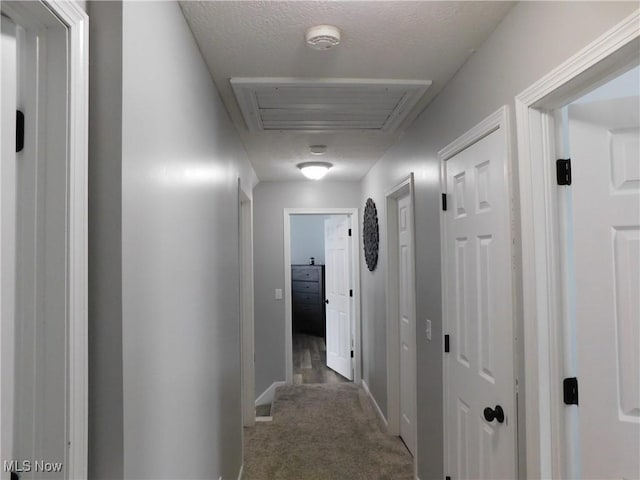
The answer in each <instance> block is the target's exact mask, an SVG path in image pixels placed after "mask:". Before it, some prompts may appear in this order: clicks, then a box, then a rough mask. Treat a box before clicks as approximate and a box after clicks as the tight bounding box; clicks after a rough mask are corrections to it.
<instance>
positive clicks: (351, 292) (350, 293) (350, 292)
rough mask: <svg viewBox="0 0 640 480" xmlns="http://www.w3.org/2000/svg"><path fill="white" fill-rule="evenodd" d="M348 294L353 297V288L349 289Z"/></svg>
mask: <svg viewBox="0 0 640 480" xmlns="http://www.w3.org/2000/svg"><path fill="white" fill-rule="evenodd" d="M349 296H350V297H353V290H351V289H349Z"/></svg>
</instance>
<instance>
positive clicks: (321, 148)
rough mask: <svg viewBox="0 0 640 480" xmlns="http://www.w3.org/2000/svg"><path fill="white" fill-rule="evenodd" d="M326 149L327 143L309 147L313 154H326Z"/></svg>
mask: <svg viewBox="0 0 640 480" xmlns="http://www.w3.org/2000/svg"><path fill="white" fill-rule="evenodd" d="M326 151H327V146H326V145H311V146H310V147H309V152H311V155H324V154H325V153H326Z"/></svg>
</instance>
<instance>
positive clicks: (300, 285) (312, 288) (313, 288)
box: [292, 280, 320, 293]
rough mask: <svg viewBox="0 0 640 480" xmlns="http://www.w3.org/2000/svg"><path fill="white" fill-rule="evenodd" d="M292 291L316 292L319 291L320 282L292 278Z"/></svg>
mask: <svg viewBox="0 0 640 480" xmlns="http://www.w3.org/2000/svg"><path fill="white" fill-rule="evenodd" d="M292 291H294V292H302V293H318V292H319V291H320V283H318V282H303V281H301V280H294V281H293V282H292Z"/></svg>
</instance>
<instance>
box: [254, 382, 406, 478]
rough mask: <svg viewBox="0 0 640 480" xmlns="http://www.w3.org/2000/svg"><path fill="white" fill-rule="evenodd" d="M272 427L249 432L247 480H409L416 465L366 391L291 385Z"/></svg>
mask: <svg viewBox="0 0 640 480" xmlns="http://www.w3.org/2000/svg"><path fill="white" fill-rule="evenodd" d="M271 413H272V416H273V421H272V422H266V423H257V424H256V425H255V427H251V428H245V463H244V475H243V479H245V480H392V479H393V480H405V479H406V480H409V479H412V478H413V459H412V457H411V455H410V454H409V452H408V451H407V449H406V447H405V446H404V444H403V443H402V441H401V440H400V439H399V438H398V437H392V436H389V435H387V434H386V433H385V432H384V431H383V426H382V424H381V422H380V421H379V420H378V417H377V415H376V413H375V411H374V409H373V406H372V404H371V402H370V400H369V398H368V397H367V394H366V393H365V392H364V390H363V389H362V388H361V387H358V386H356V385H354V384H352V383H341V384H311V385H287V386H283V387H279V388H278V389H277V390H276V394H275V398H274V401H273V405H272V410H271Z"/></svg>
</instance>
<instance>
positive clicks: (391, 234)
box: [384, 172, 418, 471]
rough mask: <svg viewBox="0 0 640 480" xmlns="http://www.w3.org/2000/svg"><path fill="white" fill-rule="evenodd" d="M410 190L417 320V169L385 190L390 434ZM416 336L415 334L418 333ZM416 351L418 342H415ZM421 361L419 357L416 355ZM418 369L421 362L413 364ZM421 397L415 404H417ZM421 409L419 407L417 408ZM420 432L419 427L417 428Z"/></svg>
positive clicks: (396, 395)
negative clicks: (404, 205) (404, 200)
mask: <svg viewBox="0 0 640 480" xmlns="http://www.w3.org/2000/svg"><path fill="white" fill-rule="evenodd" d="M407 193H408V194H409V197H410V202H411V218H410V219H409V221H410V222H411V231H412V233H413V239H412V243H413V248H412V249H411V255H410V256H411V258H410V261H409V263H410V265H411V266H412V270H411V273H410V275H411V277H412V282H411V283H412V285H413V288H414V292H413V302H412V304H413V305H412V307H413V312H412V314H413V318H414V321H415V322H416V327H417V319H416V292H415V285H416V279H415V264H416V260H415V199H414V183H413V172H411V173H410V174H409V175H408V176H407V177H405V178H404V179H403V180H402V181H401V182H400V183H398V184H396V185H395V186H394V187H392V188H391V189H390V190H389V191H387V193H386V194H385V225H386V228H385V231H384V235H385V243H386V262H387V268H386V274H385V283H386V295H387V417H388V418H387V424H388V429H387V430H388V433H389V434H390V435H400V329H399V328H398V321H397V319H398V310H399V308H400V298H399V288H398V276H397V272H398V268H399V260H398V255H397V252H398V218H397V217H398V213H397V212H398V198H400V197H403V196H404V195H406V194H407ZM416 329H417V328H416ZM414 340H415V337H414ZM413 348H414V352H415V351H416V345H415V344H414V345H413ZM413 360H414V362H417V360H416V358H415V357H414V358H413ZM413 368H414V371H416V372H417V365H414V366H413ZM413 380H414V388H413V393H414V394H415V395H416V397H417V378H414V379H413ZM417 403H418V402H417V398H416V402H415V405H417ZM416 410H417V408H416ZM412 414H413V419H414V421H417V411H416V412H412ZM416 435H417V430H416ZM417 444H418V442H417V438H414V445H416V446H417ZM413 463H414V471H417V465H418V449H417V448H416V452H415V455H414V458H413Z"/></svg>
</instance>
